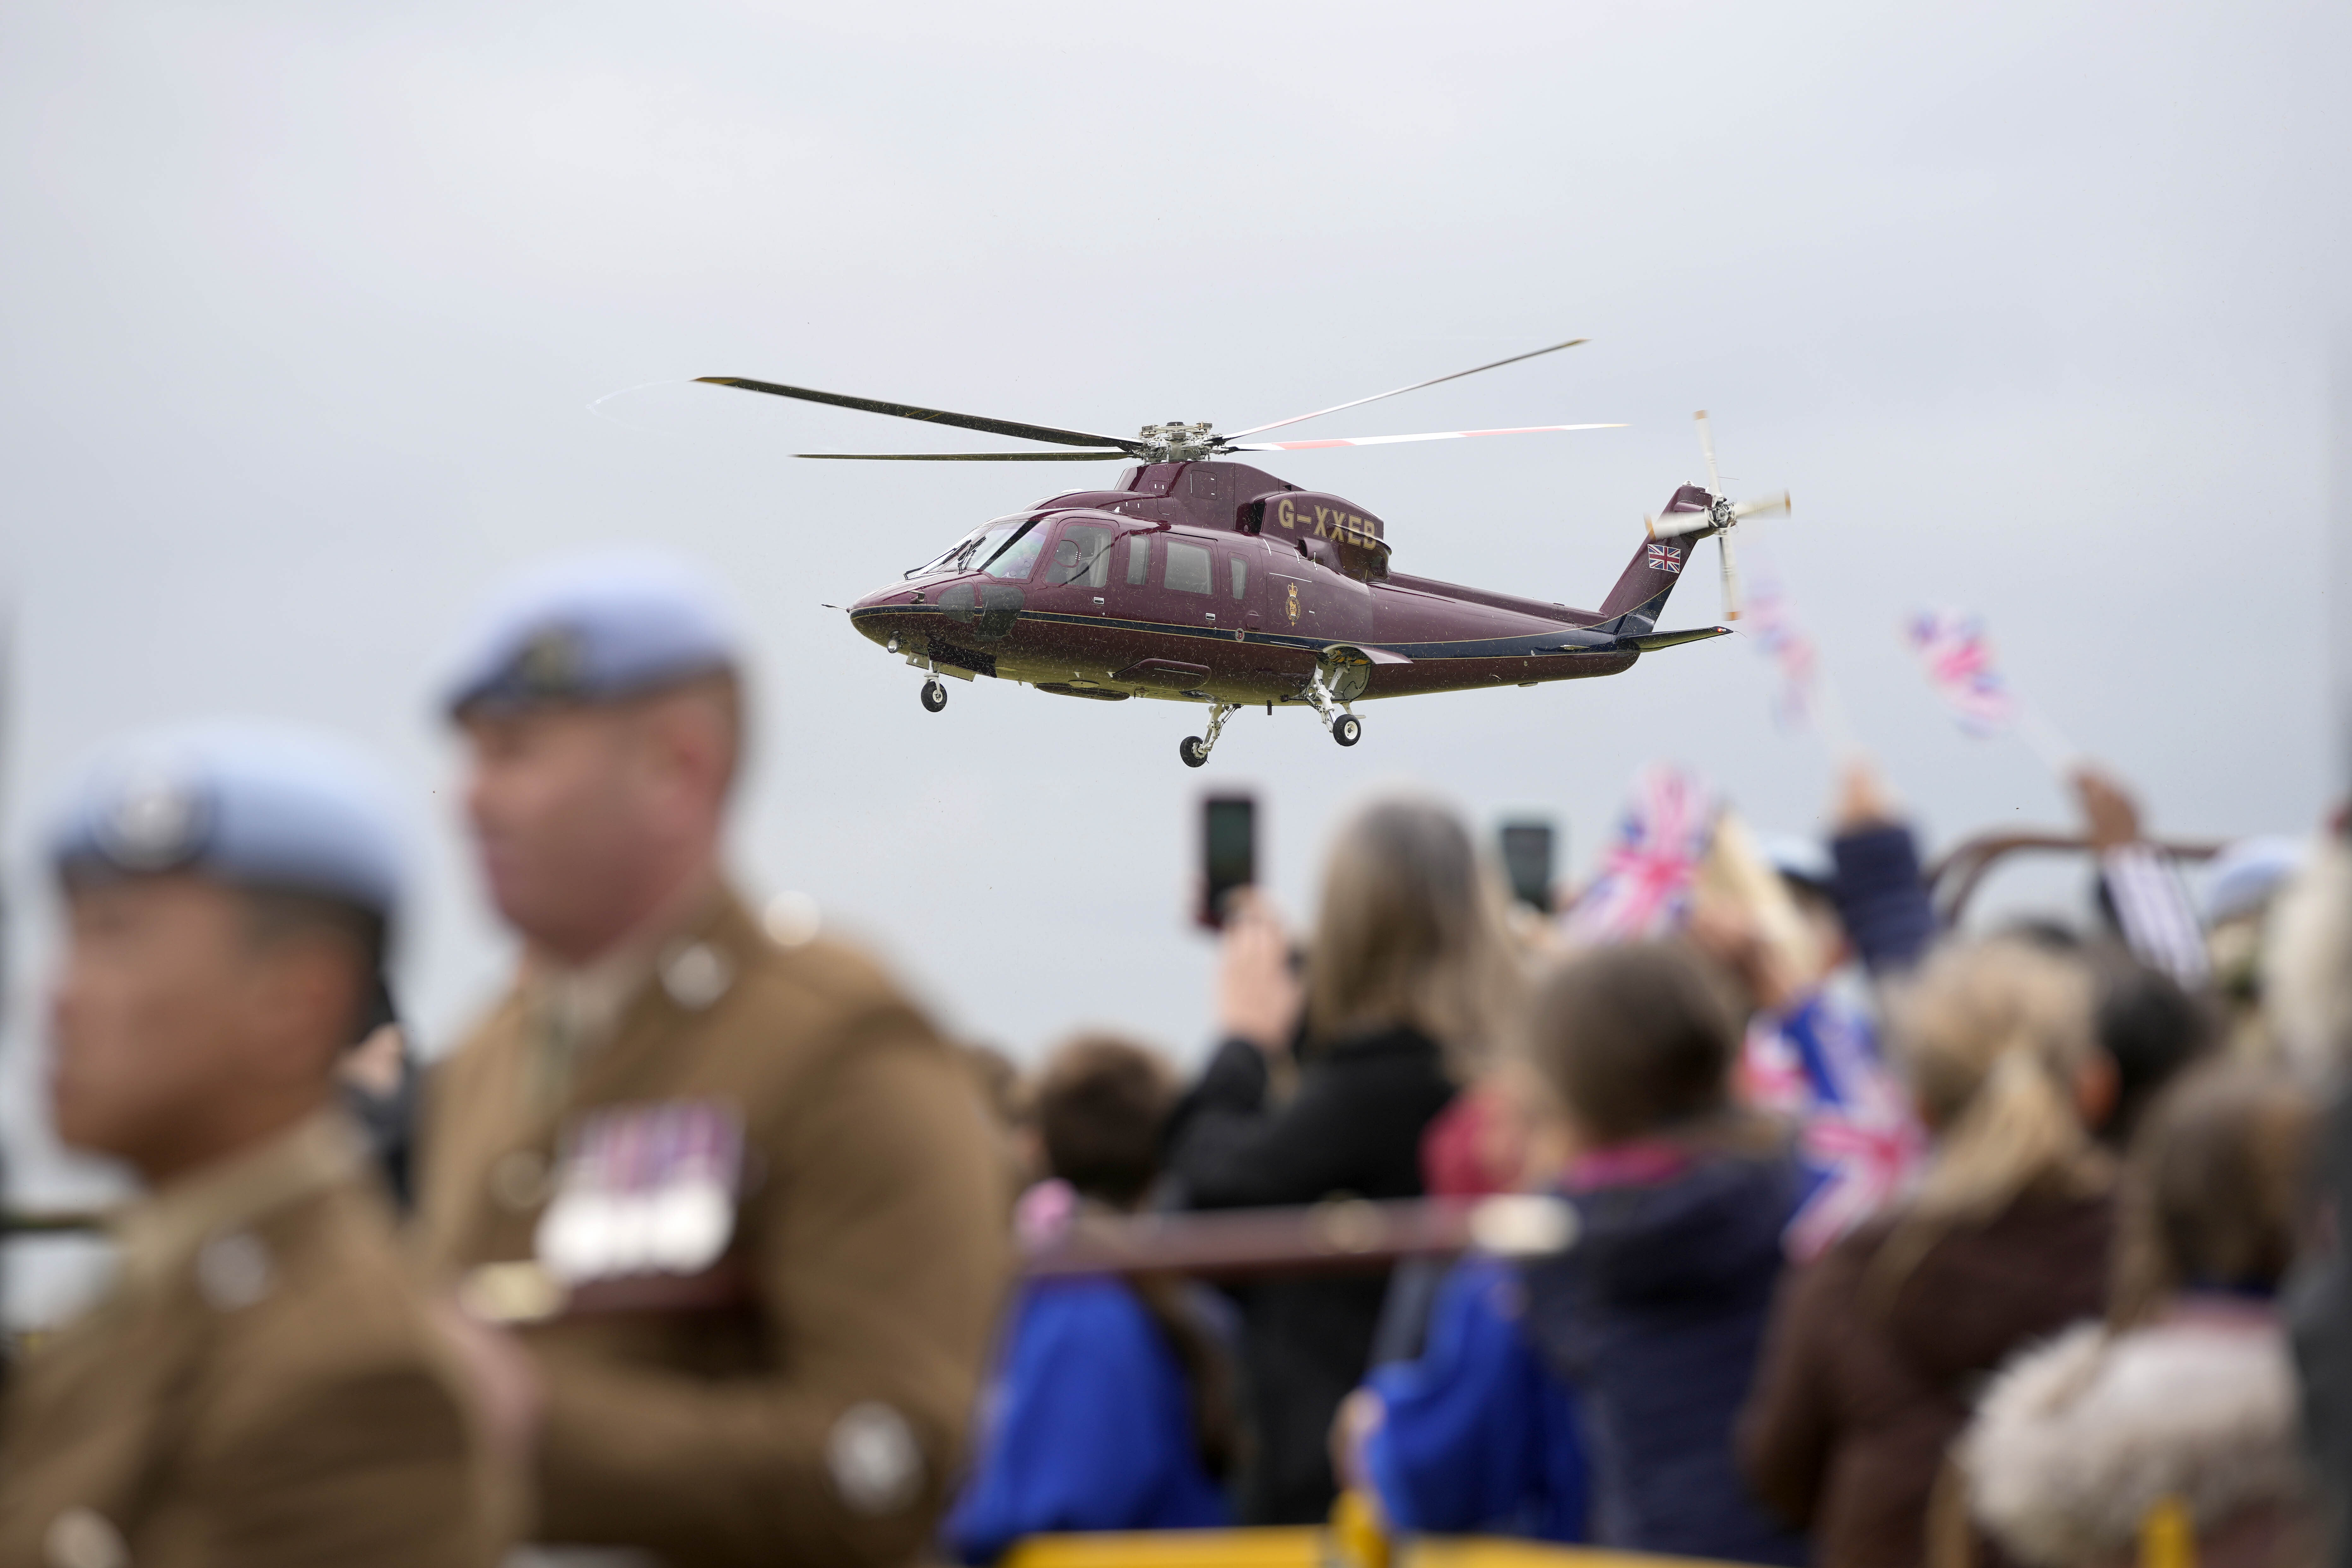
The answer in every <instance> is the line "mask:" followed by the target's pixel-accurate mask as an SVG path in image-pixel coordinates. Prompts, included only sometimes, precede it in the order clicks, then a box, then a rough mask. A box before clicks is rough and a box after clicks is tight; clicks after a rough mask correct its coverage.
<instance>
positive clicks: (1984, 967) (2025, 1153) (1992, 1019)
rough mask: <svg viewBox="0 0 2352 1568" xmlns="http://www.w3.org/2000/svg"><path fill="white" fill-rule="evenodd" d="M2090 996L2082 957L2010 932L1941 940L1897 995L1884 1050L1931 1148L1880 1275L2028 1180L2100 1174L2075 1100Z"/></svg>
mask: <svg viewBox="0 0 2352 1568" xmlns="http://www.w3.org/2000/svg"><path fill="white" fill-rule="evenodd" d="M2092 1006H2093V987H2092V984H2091V977H2090V975H2089V974H2088V973H2086V972H2085V971H2084V969H2083V968H2082V967H2081V966H2079V965H2077V964H2074V963H2069V962H2068V961H2066V960H2065V959H2063V958H2059V957H2057V956H2055V955H2053V954H2051V953H2049V952H2043V951H2042V949H2040V948H2036V947H2032V946H2030V945H2028V944H2027V943H2025V942H2019V941H2016V940H2014V939H1996V940H1993V941H1990V942H1968V943H1964V944H1959V945H1955V946H1951V947H1947V948H1945V949H1943V950H1942V951H1941V952H1937V954H1936V955H1935V956H1934V957H1932V958H1930V959H1929V960H1928V961H1927V963H1926V965H1925V966H1923V967H1922V968H1921V969H1920V971H1919V973H1918V974H1917V975H1916V977H1915V978H1914V979H1912V980H1911V982H1910V983H1909V984H1906V986H1905V987H1904V988H1903V989H1902V990H1901V991H1900V992H1899V993H1897V994H1896V995H1895V999H1894V1005H1893V1008H1892V1023H1893V1032H1894V1042H1895V1051H1896V1054H1897V1057H1898V1058H1899V1059H1900V1061H1901V1062H1902V1065H1903V1067H1904V1069H1905V1071H1906V1075H1907V1076H1908V1078H1909V1079H1910V1082H1911V1089H1912V1093H1913V1095H1914V1096H1915V1097H1916V1099H1917V1100H1918V1104H1919V1111H1920V1114H1921V1116H1922V1117H1924V1118H1925V1119H1926V1121H1927V1125H1928V1129H1929V1131H1931V1132H1933V1133H1934V1135H1935V1139H1936V1147H1935V1151H1934V1152H1933V1154H1932V1155H1931V1156H1930V1158H1929V1160H1928V1163H1927V1171H1926V1173H1925V1174H1923V1175H1922V1176H1921V1178H1920V1181H1919V1184H1918V1187H1917V1188H1916V1190H1915V1192H1914V1193H1913V1194H1912V1197H1911V1199H1910V1201H1909V1202H1908V1203H1907V1204H1906V1205H1905V1207H1904V1210H1903V1214H1902V1216H1901V1218H1900V1219H1899V1220H1898V1221H1897V1222H1896V1224H1895V1229H1894V1231H1893V1232H1892V1233H1891V1234H1890V1235H1889V1237H1888V1238H1887V1242H1886V1245H1885V1247H1883V1248H1882V1249H1881V1250H1880V1253H1879V1257H1878V1260H1877V1264H1876V1265H1875V1271H1876V1272H1877V1273H1878V1274H1879V1276H1880V1279H1879V1283H1880V1284H1881V1286H1882V1287H1884V1288H1887V1289H1892V1288H1894V1287H1897V1286H1899V1285H1900V1284H1901V1282H1902V1279H1903V1278H1904V1277H1905V1276H1906V1275H1907V1274H1908V1273H1909V1272H1910V1270H1911V1268H1912V1267H1913V1266H1914V1265H1916V1263H1917V1262H1918V1261H1919V1259H1920V1258H1922V1257H1924V1256H1925V1255H1926V1253H1927V1249H1928V1248H1929V1247H1932V1246H1934V1245H1935V1243H1936V1241H1937V1238H1938V1237H1941V1236H1942V1235H1943V1234H1944V1232H1945V1231H1947V1230H1948V1229H1950V1228H1951V1227H1953V1226H1973V1225H1983V1224H1986V1223H1988V1222H1990V1221H1991V1220H1993V1219H1995V1218H1997V1217H1998V1216H1999V1215H2000V1214H2001V1213H2002V1211H2004V1210H2006V1209H2007V1208H2008V1207H2009V1206H2010V1205H2011V1204H2013V1203H2015V1202H2016V1201H2017V1199H2018V1198H2019V1197H2021V1196H2022V1195H2023V1194H2025V1193H2026V1192H2027V1191H2029V1190H2032V1189H2035V1188H2042V1189H2046V1190H2054V1191H2057V1192H2062V1193H2075V1194H2089V1193H2094V1192H2097V1191H2099V1190H2100V1189H2101V1188H2102V1187H2104V1186H2105V1184H2106V1183H2107V1181H2108V1179H2109V1174H2110V1172H2109V1167H2108V1164H2107V1162H2106V1160H2105V1157H2104V1156H2103V1155H2101V1154H2100V1152H2098V1147H2097V1145H2096V1144H2095V1142H2093V1141H2092V1139H2091V1135H2090V1133H2089V1131H2087V1130H2086V1129H2085V1128H2084V1125H2083V1120H2082V1116H2081V1114H2080V1113H2079V1112H2078V1111H2077V1110H2075V1104H2074V1082H2075V1079H2076V1077H2077V1076H2078V1075H2079V1074H2080V1073H2081V1072H2082V1070H2083V1068H2084V1067H2086V1066H2087V1065H2089V1064H2090V1063H2091V1062H2092V1061H2093V1060H2094V1059H2095V1053H2096V1051H2097V1050H2098V1044H2097V1041H2096V1038H2095V1035H2094V1033H2093V1022H2092V1019H2093V1013H2092Z"/></svg>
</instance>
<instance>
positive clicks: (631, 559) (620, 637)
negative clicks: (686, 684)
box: [446, 550, 739, 714]
mask: <svg viewBox="0 0 2352 1568" xmlns="http://www.w3.org/2000/svg"><path fill="white" fill-rule="evenodd" d="M738 646H739V638H738V637H737V634H736V630H735V626H734V624H733V621H732V618H731V617H730V616H729V614H728V611H727V606H726V603H725V601H724V600H723V599H722V598H721V597H720V595H719V591H718V589H717V588H716V587H715V586H714V585H713V584H711V582H710V580H709V578H708V577H706V576H705V575H704V574H702V573H701V572H699V571H698V570H697V569H696V568H694V567H693V566H691V565H689V564H688V563H686V562H685V561H683V560H680V559H679V558H678V557H677V556H674V555H668V554H664V553H661V552H656V551H650V550H633V551H615V552H602V553H598V554H593V555H579V556H570V557H566V558H564V559H562V560H560V561H555V562H551V563H548V564H546V565H543V566H541V567H539V568H537V569H535V570H533V571H530V572H528V573H526V574H523V575H522V576H521V577H520V578H517V579H516V580H515V581H514V582H513V583H511V584H509V586H508V587H507V589H506V591H505V592H503V593H502V594H500V595H499V596H498V597H497V598H496V599H495V600H494V601H493V602H492V605H491V606H490V610H489V613H488V615H487V616H485V617H484V618H483V621H482V624H481V626H479V627H478V630H477V631H476V633H475V635H474V637H473V639H472V641H471V643H470V644H469V646H468V651H467V656H466V658H465V659H464V661H463V662H462V663H461V664H460V665H459V666H458V669H457V678H456V679H454V680H452V681H451V682H450V683H449V688H448V695H447V699H446V703H447V709H448V711H449V712H450V713H452V714H459V713H463V712H465V711H466V710H468V709H472V708H475V707H477V706H484V707H492V708H522V707H528V706H530V705H532V704H534V703H541V702H599V701H611V700H615V699H619V698H625V697H633V696H635V695H637V694H639V693H641V692H646V691H653V690H657V689H660V688H662V687H665V686H672V685H676V684H677V682H679V681H682V680H688V679H693V678H694V677H696V676H698V675H709V674H712V673H714V672H716V671H719V670H724V669H732V668H735V666H736V662H737V648H738Z"/></svg>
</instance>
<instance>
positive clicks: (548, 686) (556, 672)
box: [514, 626, 585, 697]
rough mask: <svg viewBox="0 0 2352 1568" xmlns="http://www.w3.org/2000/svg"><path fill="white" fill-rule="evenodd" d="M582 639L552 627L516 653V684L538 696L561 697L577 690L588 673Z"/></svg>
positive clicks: (557, 627)
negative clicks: (581, 643)
mask: <svg viewBox="0 0 2352 1568" xmlns="http://www.w3.org/2000/svg"><path fill="white" fill-rule="evenodd" d="M584 665H585V661H584V660H583V658H582V657H581V647H580V639H579V637H577V636H575V635H574V634H573V633H572V632H571V631H570V630H568V629H567V628H565V627H562V626H550V627H548V628H546V629H545V630H543V631H541V632H539V633H537V634H536V635H534V636H533V637H531V638H530V641H528V642H526V643H524V644H523V645H522V647H520V649H519V650H517V652H516V654H515V661H514V676H515V683H516V684H517V685H518V686H520V687H521V688H522V689H523V690H525V691H528V692H530V693H531V694H532V695H533V696H539V697H558V696H562V695H563V694H565V693H567V692H571V691H574V690H577V689H579V687H580V684H581V677H582V675H583V673H584V672H585V669H584Z"/></svg>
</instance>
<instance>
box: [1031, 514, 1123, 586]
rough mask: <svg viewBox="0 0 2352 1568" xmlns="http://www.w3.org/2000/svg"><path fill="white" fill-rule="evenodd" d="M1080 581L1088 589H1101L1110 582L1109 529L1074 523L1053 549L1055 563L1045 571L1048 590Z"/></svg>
mask: <svg viewBox="0 0 2352 1568" xmlns="http://www.w3.org/2000/svg"><path fill="white" fill-rule="evenodd" d="M1081 579H1084V581H1085V582H1086V584H1087V586H1088V587H1089V588H1099V587H1101V586H1102V585H1103V584H1105V583H1107V582H1108V581H1109V580H1110V530H1109V529H1108V528H1094V527H1091V526H1088V525H1087V524H1085V523H1073V524H1071V525H1070V527H1068V528H1067V529H1065V530H1064V531H1063V532H1062V537H1061V541H1060V542H1058V543H1056V544H1055V546H1054V559H1053V561H1052V562H1051V563H1049V564H1048V565H1047V566H1046V568H1045V586H1047V587H1049V588H1058V587H1060V586H1061V585H1062V584H1065V583H1076V582H1078V581H1079V580H1081Z"/></svg>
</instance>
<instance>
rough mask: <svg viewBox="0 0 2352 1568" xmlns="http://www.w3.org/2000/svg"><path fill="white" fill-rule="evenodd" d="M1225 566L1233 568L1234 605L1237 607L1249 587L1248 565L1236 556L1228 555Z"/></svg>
mask: <svg viewBox="0 0 2352 1568" xmlns="http://www.w3.org/2000/svg"><path fill="white" fill-rule="evenodd" d="M1225 564H1226V565H1228V566H1230V567H1232V568H1233V575H1234V604H1236V605H1238V604H1240V603H1241V602H1242V595H1243V594H1244V592H1245V591H1246V590H1247V589H1248V587H1249V563H1248V562H1246V561H1244V560H1243V559H1242V558H1241V557H1240V556H1238V555H1228V556H1227V557H1225Z"/></svg>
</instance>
